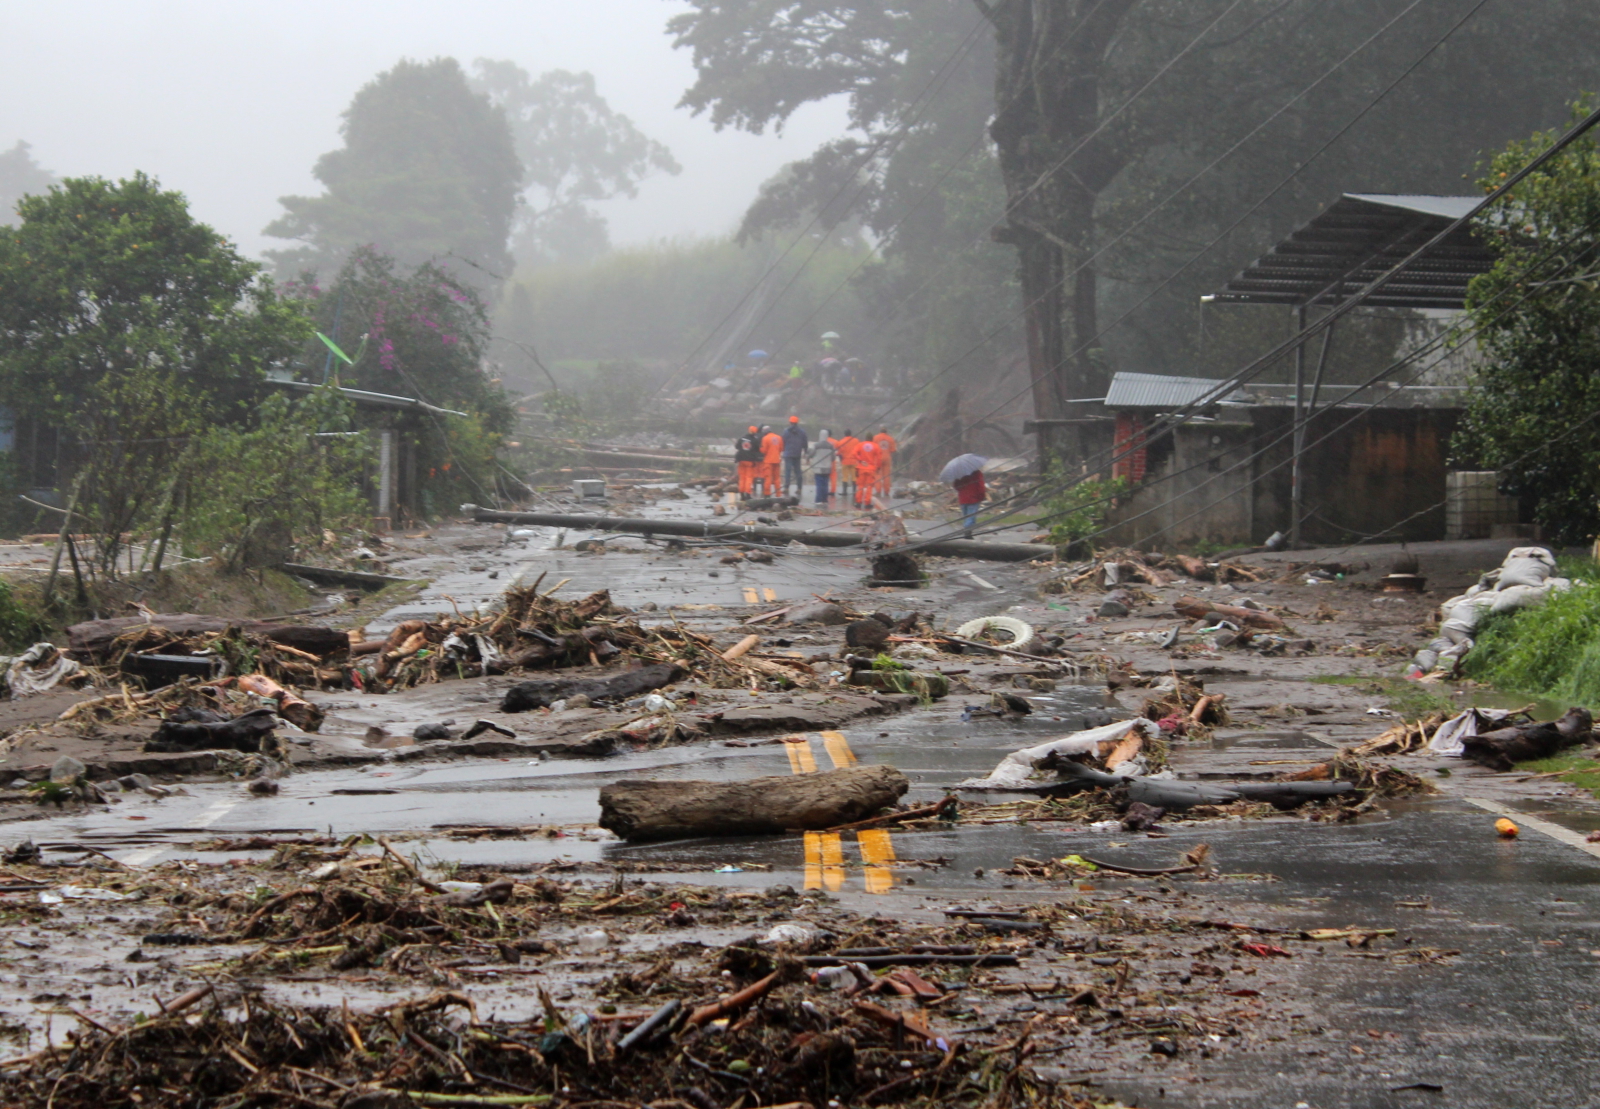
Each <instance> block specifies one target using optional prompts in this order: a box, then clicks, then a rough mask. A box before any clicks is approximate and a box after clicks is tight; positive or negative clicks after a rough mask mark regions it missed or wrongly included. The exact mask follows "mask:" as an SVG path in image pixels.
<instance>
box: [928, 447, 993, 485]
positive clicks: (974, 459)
mask: <svg viewBox="0 0 1600 1109" xmlns="http://www.w3.org/2000/svg"><path fill="white" fill-rule="evenodd" d="M988 464H989V460H988V459H987V458H985V457H983V455H981V454H958V455H956V457H954V458H952V459H951V460H950V461H949V462H946V463H945V464H944V469H942V470H940V471H939V480H940V481H942V482H944V483H945V484H946V485H949V484H950V483H952V482H956V481H960V480H961V479H962V478H964V477H966V476H967V475H968V474H975V473H977V472H978V471H979V470H981V469H983V468H984V467H985V466H987V465H988Z"/></svg>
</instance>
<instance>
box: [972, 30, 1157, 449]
mask: <svg viewBox="0 0 1600 1109" xmlns="http://www.w3.org/2000/svg"><path fill="white" fill-rule="evenodd" d="M1134 2H1135V0H977V4H978V7H979V8H980V9H982V10H983V12H984V14H985V15H986V16H987V17H988V18H989V20H990V22H991V23H992V24H993V25H994V28H995V36H996V39H997V41H998V57H997V59H996V70H995V105H996V111H995V118H994V122H993V123H992V124H991V125H990V133H991V135H992V136H993V138H994V141H995V145H996V149H997V154H998V158H999V163H1000V174H1001V177H1002V178H1003V179H1004V181H1005V186H1006V219H1005V222H1004V223H1003V224H1002V225H1000V226H998V227H996V228H995V230H994V237H995V239H996V240H998V241H1000V242H1007V243H1011V244H1012V245H1014V246H1015V247H1016V248H1017V253H1018V276H1019V280H1020V284H1021V289H1022V299H1023V306H1024V313H1025V324H1026V326H1025V331H1026V335H1027V347H1028V369H1029V373H1030V375H1031V377H1032V381H1033V408H1034V416H1035V418H1036V419H1041V420H1053V419H1061V418H1064V417H1066V416H1069V415H1071V414H1072V413H1070V412H1069V410H1068V405H1067V402H1068V401H1072V400H1082V399H1084V398H1086V397H1102V396H1104V395H1105V391H1106V387H1107V384H1108V381H1107V377H1106V373H1105V370H1104V364H1103V363H1104V360H1103V358H1101V357H1100V353H1099V349H1098V348H1099V346H1100V344H1099V341H1098V338H1097V333H1098V330H1099V321H1098V313H1097V310H1096V303H1095V298H1096V279H1095V270H1094V266H1093V264H1092V263H1091V262H1090V261H1089V258H1090V256H1091V255H1092V254H1093V251H1094V246H1095V201H1096V199H1097V198H1098V196H1099V194H1100V192H1101V190H1103V189H1104V188H1105V187H1106V186H1107V185H1109V184H1110V183H1111V181H1112V179H1113V178H1114V177H1115V176H1116V175H1117V173H1118V172H1120V170H1121V169H1122V167H1123V166H1124V165H1125V164H1126V157H1125V156H1124V155H1122V154H1121V153H1119V152H1118V151H1116V150H1115V149H1114V148H1113V147H1112V146H1111V145H1110V144H1109V143H1107V142H1106V141H1105V139H1104V137H1103V136H1098V135H1095V128H1096V127H1097V126H1099V122H1100V79H1101V74H1102V70H1103V69H1104V67H1105V64H1106V55H1107V53H1108V51H1109V50H1110V47H1111V44H1112V41H1113V39H1114V38H1115V36H1116V34H1117V32H1118V31H1119V30H1120V29H1121V27H1122V24H1123V22H1124V20H1125V19H1126V17H1127V14H1128V12H1129V10H1130V9H1131V8H1132V7H1133V5H1134ZM1049 442H1050V440H1048V439H1046V438H1044V437H1041V447H1046V448H1047V449H1049V448H1048V447H1047V444H1048V443H1049ZM1056 442H1057V443H1058V444H1063V445H1064V442H1063V440H1057V441H1056ZM1066 442H1070V440H1067V441H1066ZM1052 453H1054V451H1052ZM1059 460H1060V461H1063V462H1066V463H1068V464H1069V465H1075V464H1076V463H1078V462H1081V461H1082V460H1081V459H1080V458H1059Z"/></svg>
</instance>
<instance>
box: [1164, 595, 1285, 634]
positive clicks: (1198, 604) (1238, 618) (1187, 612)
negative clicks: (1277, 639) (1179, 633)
mask: <svg viewBox="0 0 1600 1109" xmlns="http://www.w3.org/2000/svg"><path fill="white" fill-rule="evenodd" d="M1172 607H1173V608H1175V609H1176V610H1177V611H1178V613H1179V614H1180V615H1183V616H1187V617H1188V618H1189V619H1191V620H1203V619H1205V616H1206V614H1207V613H1209V612H1215V613H1217V614H1218V615H1220V616H1223V617H1226V618H1227V620H1228V621H1229V622H1230V623H1234V624H1238V625H1239V626H1240V627H1241V628H1261V629H1262V630H1264V631H1272V630H1274V629H1276V628H1281V627H1283V621H1282V620H1280V619H1278V618H1277V617H1276V616H1274V615H1272V613H1270V612H1266V611H1264V610H1262V609H1259V608H1240V607H1239V606H1238V605H1219V604H1213V603H1212V602H1210V601H1202V600H1200V599H1199V598H1198V597H1180V598H1178V599H1177V600H1176V601H1173V602H1172Z"/></svg>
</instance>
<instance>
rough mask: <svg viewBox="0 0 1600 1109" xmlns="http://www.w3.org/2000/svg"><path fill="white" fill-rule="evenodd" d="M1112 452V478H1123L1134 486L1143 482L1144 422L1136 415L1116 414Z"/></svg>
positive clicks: (1130, 413) (1131, 413)
mask: <svg viewBox="0 0 1600 1109" xmlns="http://www.w3.org/2000/svg"><path fill="white" fill-rule="evenodd" d="M1114 452H1115V454H1116V455H1117V461H1115V462H1113V463H1112V464H1111V476H1112V477H1114V478H1119V477H1125V478H1127V479H1128V480H1129V481H1131V482H1133V483H1134V484H1135V485H1137V484H1138V483H1139V482H1141V481H1143V480H1144V468H1145V458H1146V452H1145V446H1144V420H1143V419H1142V418H1141V417H1140V416H1139V415H1138V414H1137V413H1134V412H1118V413H1117V431H1116V440H1115V443H1114Z"/></svg>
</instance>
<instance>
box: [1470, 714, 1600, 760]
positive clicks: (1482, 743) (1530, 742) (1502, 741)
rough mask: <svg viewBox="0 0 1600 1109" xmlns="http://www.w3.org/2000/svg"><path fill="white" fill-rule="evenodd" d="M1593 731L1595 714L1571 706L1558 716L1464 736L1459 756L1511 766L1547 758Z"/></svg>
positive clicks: (1583, 739) (1585, 738)
mask: <svg viewBox="0 0 1600 1109" xmlns="http://www.w3.org/2000/svg"><path fill="white" fill-rule="evenodd" d="M1593 734H1594V717H1593V716H1591V715H1590V714H1589V710H1588V709H1585V708H1570V709H1568V710H1567V714H1566V715H1565V716H1563V717H1562V718H1561V719H1560V720H1551V721H1547V722H1545V723H1541V724H1523V725H1520V726H1518V727H1514V728H1497V729H1495V730H1494V731H1492V732H1483V733H1481V734H1479V735H1473V736H1464V737H1462V740H1461V743H1462V746H1463V748H1464V750H1463V751H1462V754H1461V757H1462V758H1464V759H1468V760H1470V761H1472V762H1475V763H1477V764H1478V765H1479V766H1487V767H1488V768H1489V769H1490V770H1501V771H1505V770H1510V769H1512V768H1513V767H1514V766H1515V764H1517V763H1519V762H1528V761H1529V760H1531V759H1547V758H1549V757H1550V756H1551V755H1554V754H1557V753H1559V752H1561V751H1564V750H1566V749H1567V748H1568V747H1576V746H1577V745H1578V744H1580V743H1583V742H1584V741H1585V740H1587V739H1590V738H1591V737H1592V736H1593Z"/></svg>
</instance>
